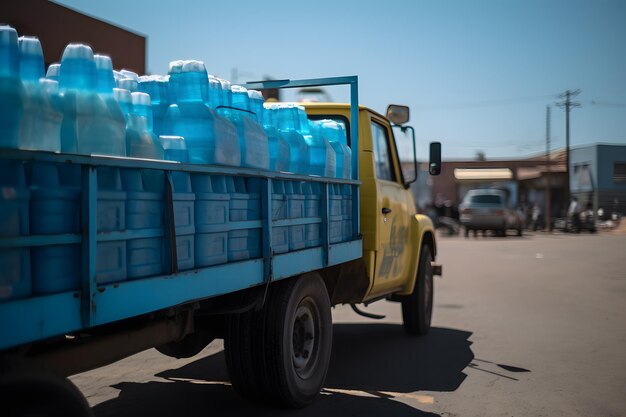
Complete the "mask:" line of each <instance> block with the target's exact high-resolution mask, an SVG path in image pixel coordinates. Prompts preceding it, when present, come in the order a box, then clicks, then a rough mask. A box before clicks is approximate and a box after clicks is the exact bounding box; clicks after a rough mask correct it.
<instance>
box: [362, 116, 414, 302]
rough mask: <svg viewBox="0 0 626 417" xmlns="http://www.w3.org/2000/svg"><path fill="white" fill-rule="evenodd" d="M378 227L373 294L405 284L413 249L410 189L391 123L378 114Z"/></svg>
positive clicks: (375, 129) (375, 144)
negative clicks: (408, 256)
mask: <svg viewBox="0 0 626 417" xmlns="http://www.w3.org/2000/svg"><path fill="white" fill-rule="evenodd" d="M370 124H371V132H372V148H373V149H372V150H373V157H374V175H375V177H376V178H375V182H376V191H377V206H378V207H377V209H378V217H377V221H378V227H377V228H376V229H377V245H376V246H377V250H376V266H375V275H374V286H373V288H372V290H371V291H370V295H375V294H376V293H380V292H386V291H388V290H390V289H394V288H396V287H401V286H402V285H403V284H404V283H405V280H406V273H407V271H408V269H409V264H410V262H409V260H408V259H407V254H408V253H409V251H410V245H409V242H408V239H409V227H410V223H409V220H410V219H409V213H410V212H413V211H414V210H413V208H409V207H408V204H407V203H408V199H407V195H406V194H407V190H406V189H405V188H404V186H403V184H402V177H401V173H400V166H399V164H398V155H397V151H396V147H395V143H394V142H393V134H392V132H391V129H390V127H389V124H388V123H385V122H384V121H383V120H378V119H377V118H376V117H375V116H374V115H372V118H371V120H370Z"/></svg>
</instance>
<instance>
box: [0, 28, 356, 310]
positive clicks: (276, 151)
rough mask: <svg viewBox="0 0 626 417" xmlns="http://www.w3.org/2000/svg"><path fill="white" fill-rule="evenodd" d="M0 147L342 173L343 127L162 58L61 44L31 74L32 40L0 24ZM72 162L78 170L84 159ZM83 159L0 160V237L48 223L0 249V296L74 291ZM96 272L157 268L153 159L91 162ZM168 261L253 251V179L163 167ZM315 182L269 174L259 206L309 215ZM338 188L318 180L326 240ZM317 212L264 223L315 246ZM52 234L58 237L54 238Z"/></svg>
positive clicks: (234, 257)
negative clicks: (159, 63)
mask: <svg viewBox="0 0 626 417" xmlns="http://www.w3.org/2000/svg"><path fill="white" fill-rule="evenodd" d="M0 57H1V59H0V152H1V149H2V148H4V149H9V148H13V149H28V150H38V151H48V152H55V153H68V154H80V155H106V156H115V157H128V158H142V159H152V160H155V159H156V160H169V161H178V162H180V163H191V164H213V165H226V166H232V167H246V168H254V169H259V170H271V171H281V172H288V173H295V174H300V175H316V176H323V177H335V178H351V150H350V148H349V147H348V143H347V137H346V131H345V127H344V125H343V124H341V123H337V122H336V121H333V120H320V121H315V122H312V121H309V120H308V119H307V116H306V113H305V111H304V109H303V108H302V107H301V106H297V105H293V104H271V105H270V104H266V103H264V100H263V96H262V95H261V93H260V92H258V91H254V90H246V89H245V88H243V87H240V86H237V85H232V86H231V84H230V82H228V81H226V80H223V79H220V78H217V77H214V76H212V75H209V74H208V73H207V71H206V69H205V66H204V64H203V63H202V62H200V61H191V60H188V61H173V62H171V63H170V68H169V73H168V75H167V76H155V75H150V76H138V75H137V74H135V73H133V72H131V71H128V70H121V71H114V70H113V63H112V61H111V59H110V58H109V57H108V56H106V55H98V54H94V53H93V51H92V49H91V48H90V47H89V46H87V45H83V44H69V45H68V46H67V47H66V48H65V51H64V52H63V55H62V57H61V63H60V64H52V65H50V66H49V68H48V71H47V73H45V74H44V59H43V53H42V48H41V44H40V43H39V40H38V39H37V38H34V37H26V36H23V37H19V38H18V35H17V32H16V31H15V30H14V29H13V28H11V27H9V26H0ZM85 172H86V171H85ZM82 175H83V169H82V168H81V166H80V165H78V164H67V163H60V162H43V161H42V160H38V161H36V162H27V161H22V160H11V159H6V158H0V190H2V193H0V239H1V238H15V237H20V236H29V235H37V236H42V235H56V236H57V237H58V236H61V235H62V236H64V237H65V238H64V239H56V240H55V238H53V239H52V240H51V242H53V244H46V245H42V246H32V247H21V246H20V247H15V248H14V247H10V248H2V249H0V301H1V300H6V299H12V298H18V297H26V296H30V295H41V294H52V293H59V292H65V291H74V290H78V289H79V288H80V285H81V276H82V274H83V273H84V271H83V270H82V269H83V268H84V263H83V262H81V259H83V257H82V255H83V254H81V244H80V239H79V238H78V237H77V236H78V234H79V233H80V230H81V229H80V225H81V220H80V219H81V216H84V215H85V214H86V213H82V212H81V189H82V188H81V187H82V183H83V178H82ZM97 179H98V183H97V187H98V189H97V209H96V210H97V232H98V243H97V249H96V252H97V254H96V255H97V257H96V259H97V263H96V281H97V283H98V284H108V283H113V282H120V281H124V280H128V279H137V278H143V277H149V276H156V275H160V274H163V273H165V272H166V270H167V267H166V265H165V262H164V259H166V258H167V257H166V256H164V254H165V253H167V251H168V250H169V248H166V247H164V245H165V242H166V240H165V239H164V216H165V214H166V211H167V207H164V206H163V204H164V202H163V201H164V199H163V193H164V191H165V184H166V183H167V181H165V171H162V170H149V169H139V168H117V167H115V166H100V167H98V168H97ZM171 184H172V200H173V217H174V225H175V227H174V229H175V231H174V233H175V234H176V254H177V257H176V260H177V265H176V266H177V269H178V270H180V271H184V270H188V269H193V268H203V267H207V266H211V265H217V264H221V263H226V262H230V261H241V260H246V259H251V258H258V257H260V256H262V243H261V198H260V193H261V182H260V179H258V178H254V177H249V176H248V177H245V176H227V175H209V174H202V173H190V172H183V171H174V172H172V174H171ZM322 189H323V188H322V185H321V184H320V183H317V182H308V181H298V180H293V181H292V180H280V181H278V180H276V181H273V190H272V218H273V219H274V220H281V219H298V218H304V217H320V216H321V205H320V204H321V193H322ZM351 213H352V196H351V187H350V186H347V185H341V184H331V185H330V186H329V216H330V217H329V219H330V234H329V240H330V242H331V243H335V242H340V241H345V240H350V239H352V222H351ZM320 227H321V224H320V223H312V224H306V225H292V226H282V227H274V229H273V231H272V235H273V236H272V237H273V239H272V242H273V249H274V251H275V252H276V253H284V252H288V251H292V250H298V249H303V248H308V247H315V246H319V245H320V244H321V236H322V234H321V230H320ZM57 242H58V244H57Z"/></svg>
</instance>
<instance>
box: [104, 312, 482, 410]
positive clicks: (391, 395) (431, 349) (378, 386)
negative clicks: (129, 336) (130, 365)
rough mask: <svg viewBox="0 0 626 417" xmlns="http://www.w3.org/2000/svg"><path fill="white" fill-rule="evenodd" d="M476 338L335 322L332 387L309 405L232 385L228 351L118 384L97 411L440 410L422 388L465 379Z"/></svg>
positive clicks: (450, 387)
mask: <svg viewBox="0 0 626 417" xmlns="http://www.w3.org/2000/svg"><path fill="white" fill-rule="evenodd" d="M470 336H471V333H470V332H466V331H461V330H454V329H445V328H433V329H431V332H430V334H429V335H428V336H426V337H420V338H412V337H408V336H406V335H405V333H404V331H403V330H402V326H400V325H396V324H335V325H334V340H333V352H332V359H331V364H330V369H329V372H328V377H327V380H326V388H325V390H324V392H323V393H322V394H323V395H322V396H321V397H320V398H319V399H318V400H317V401H316V402H315V403H314V404H313V405H312V406H310V407H307V408H305V409H302V410H276V409H273V408H267V407H263V406H258V405H255V404H250V403H248V402H247V401H245V400H243V399H242V398H241V397H239V396H238V394H237V393H236V392H235V390H234V389H233V388H232V386H230V385H229V383H228V373H227V371H226V365H225V360H224V354H223V352H219V353H217V354H214V355H211V356H207V357H205V358H202V359H199V360H197V361H195V362H192V363H189V364H187V365H185V366H183V367H181V368H178V369H171V370H167V371H164V372H161V373H159V374H157V376H158V377H161V378H164V379H165V380H167V381H162V382H161V381H151V382H146V383H126V382H123V383H120V384H117V385H116V386H115V388H117V389H119V390H120V393H119V397H118V398H115V399H112V400H109V401H106V402H104V403H101V404H98V405H97V406H95V407H94V409H93V410H94V412H95V414H96V416H98V417H104V416H151V417H154V416H177V417H182V416H200V415H207V414H211V415H219V414H222V413H223V414H226V415H229V416H235V417H236V416H248V415H252V414H254V415H255V416H277V415H289V416H320V415H326V416H329V417H330V416H344V415H359V416H364V417H368V416H372V417H373V416H381V415H384V416H392V417H396V416H397V417H400V416H436V414H432V413H428V412H425V411H422V410H420V409H418V408H416V407H418V406H419V407H420V408H426V407H428V406H427V405H422V404H428V403H429V402H432V397H430V396H428V395H418V394H419V393H417V394H415V392H416V391H454V390H456V389H457V388H458V387H459V386H460V385H461V384H462V382H463V381H464V379H465V377H466V375H465V374H464V373H463V370H464V369H465V368H466V367H467V366H468V365H470V363H471V362H472V360H473V359H474V355H473V353H472V351H471V348H470V345H471V342H470V341H469V340H468V339H469V337H470ZM400 401H403V402H400ZM407 403H408V404H407ZM409 404H410V405H409ZM411 405H413V406H411Z"/></svg>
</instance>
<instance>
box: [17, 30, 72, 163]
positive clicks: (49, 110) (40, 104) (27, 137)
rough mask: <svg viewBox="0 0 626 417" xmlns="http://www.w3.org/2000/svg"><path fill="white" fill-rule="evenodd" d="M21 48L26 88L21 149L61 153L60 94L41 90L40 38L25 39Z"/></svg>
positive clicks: (23, 38)
mask: <svg viewBox="0 0 626 417" xmlns="http://www.w3.org/2000/svg"><path fill="white" fill-rule="evenodd" d="M19 46H20V77H21V79H22V83H23V85H24V93H25V94H24V96H23V105H24V112H23V114H22V120H21V124H20V138H19V145H18V146H19V147H20V148H21V149H32V150H43V151H51V152H59V151H60V150H61V119H62V115H61V109H60V108H59V107H58V104H59V102H58V98H57V96H58V91H57V92H55V91H54V89H53V88H46V89H44V88H42V85H41V84H40V83H39V80H40V79H43V77H44V63H43V52H42V50H41V43H39V39H37V38H34V37H26V36H22V37H20V38H19Z"/></svg>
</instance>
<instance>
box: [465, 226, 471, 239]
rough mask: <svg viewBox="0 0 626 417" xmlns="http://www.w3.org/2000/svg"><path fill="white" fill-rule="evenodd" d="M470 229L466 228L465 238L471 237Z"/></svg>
mask: <svg viewBox="0 0 626 417" xmlns="http://www.w3.org/2000/svg"><path fill="white" fill-rule="evenodd" d="M469 232H470V229H469V228H468V227H466V228H465V237H469Z"/></svg>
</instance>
